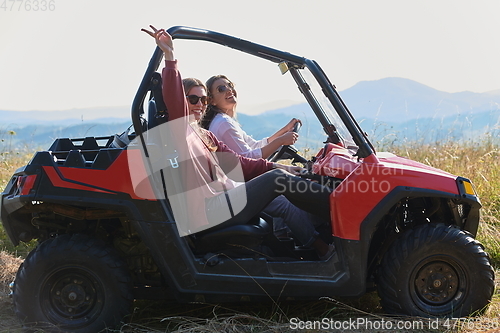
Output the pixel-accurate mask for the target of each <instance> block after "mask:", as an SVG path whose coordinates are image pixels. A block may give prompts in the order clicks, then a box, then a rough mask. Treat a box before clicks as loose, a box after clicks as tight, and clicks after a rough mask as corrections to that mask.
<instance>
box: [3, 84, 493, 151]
mask: <svg viewBox="0 0 500 333" xmlns="http://www.w3.org/2000/svg"><path fill="white" fill-rule="evenodd" d="M339 94H340V96H341V97H342V99H343V100H344V102H345V104H346V105H347V106H348V108H349V110H350V111H351V113H352V114H353V115H354V117H355V118H356V119H357V120H358V122H359V123H360V124H361V127H362V128H363V130H364V131H365V132H366V133H367V134H368V135H369V136H370V137H371V138H372V141H374V143H375V144H376V145H379V144H386V143H398V142H405V141H415V140H424V141H426V142H429V141H440V140H450V139H451V140H460V139H471V138H474V137H478V136H483V135H484V134H489V135H491V136H494V137H498V136H499V135H498V134H499V132H500V90H498V91H492V92H487V93H473V92H459V93H447V92H442V91H439V90H436V89H433V88H431V87H428V86H426V85H423V84H420V83H418V82H415V81H412V80H408V79H402V78H385V79H381V80H376V81H362V82H359V83H358V84H356V85H354V86H353V87H351V88H349V89H346V90H343V91H341V92H340V93H339ZM103 115H105V116H103ZM292 117H298V118H300V119H301V120H302V122H303V127H302V129H301V133H300V135H301V139H299V142H300V144H299V145H297V146H300V147H310V148H314V149H315V148H317V147H319V146H321V145H322V141H324V139H325V135H324V132H323V130H322V128H321V126H320V124H319V122H318V121H317V119H316V117H315V116H314V114H312V112H311V111H310V108H309V106H308V105H307V104H306V103H303V104H295V105H291V106H287V107H282V108H278V109H273V110H268V111H266V112H263V113H261V114H258V115H246V114H244V113H241V112H240V113H239V114H238V121H239V122H240V123H241V125H242V127H243V128H244V129H245V131H247V133H249V134H251V135H253V136H254V137H255V138H262V137H265V136H269V135H271V134H273V133H274V132H275V131H276V130H277V129H279V128H280V127H282V126H284V125H285V124H286V123H287V122H288V120H289V119H291V118H292ZM0 119H1V123H0V140H1V142H0V152H1V151H2V150H5V149H6V147H7V145H8V146H9V148H10V147H16V146H17V147H18V146H28V147H32V148H40V147H41V148H45V147H46V146H48V145H50V143H51V142H52V141H53V140H54V139H55V138H57V137H85V136H107V135H110V134H115V133H121V132H123V131H124V130H125V129H126V128H127V127H128V126H130V124H131V121H130V107H108V108H89V109H72V110H66V111H22V112H21V111H2V110H0ZM2 144H3V145H4V147H2Z"/></svg>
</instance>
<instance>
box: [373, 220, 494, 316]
mask: <svg viewBox="0 0 500 333" xmlns="http://www.w3.org/2000/svg"><path fill="white" fill-rule="evenodd" d="M377 284H378V293H379V296H380V299H381V303H382V307H383V308H384V310H385V311H386V312H387V313H392V314H403V315H411V316H423V317H455V318H456V317H463V316H468V315H473V314H476V313H479V312H481V311H483V310H485V309H486V307H487V305H488V304H489V302H490V300H491V297H492V295H493V290H494V272H493V268H492V267H491V265H490V262H489V258H488V255H487V253H486V252H485V251H484V250H483V247H482V245H481V244H480V243H479V242H478V241H477V240H475V239H474V238H473V237H472V236H471V235H470V234H468V233H466V232H464V231H462V230H460V229H458V228H456V227H453V226H445V225H444V224H425V225H421V226H418V227H416V228H414V229H412V230H408V231H407V232H405V233H404V234H403V235H402V236H401V237H400V239H398V240H396V241H395V242H394V244H392V245H391V247H390V249H389V250H388V252H387V253H386V254H385V256H384V258H383V259H382V262H381V265H380V267H379V269H378V276H377Z"/></svg>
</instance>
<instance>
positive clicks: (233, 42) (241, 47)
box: [132, 26, 375, 158]
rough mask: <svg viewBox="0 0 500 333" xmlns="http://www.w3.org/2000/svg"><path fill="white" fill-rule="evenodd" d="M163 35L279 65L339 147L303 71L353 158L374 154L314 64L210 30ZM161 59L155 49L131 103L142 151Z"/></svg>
mask: <svg viewBox="0 0 500 333" xmlns="http://www.w3.org/2000/svg"><path fill="white" fill-rule="evenodd" d="M167 31H168V33H169V34H170V35H171V36H172V38H174V39H190V40H199V41H207V42H211V43H216V44H220V45H223V46H226V47H230V48H233V49H235V50H238V51H241V52H245V53H248V54H251V55H254V56H256V57H259V58H262V59H266V60H269V61H272V62H274V63H277V64H281V65H283V68H286V69H285V70H282V71H283V72H285V71H286V70H288V71H290V73H291V75H292V77H293V79H294V80H295V82H296V83H297V85H298V87H299V89H300V91H301V92H302V94H303V95H304V97H305V99H306V100H307V102H308V103H309V105H310V107H311V109H312V110H313V111H314V113H315V114H316V117H317V118H318V120H319V121H320V123H321V125H322V126H323V129H324V131H325V133H326V135H327V136H328V138H327V140H326V141H327V142H331V143H339V142H340V135H339V133H338V132H337V129H336V127H335V125H334V124H333V123H332V121H331V119H329V118H328V116H327V114H326V113H325V112H324V110H323V108H322V106H321V104H320V103H319V102H318V100H317V99H316V97H315V96H314V95H313V94H312V92H311V89H310V87H309V84H308V83H307V82H306V81H305V79H304V78H303V76H302V75H301V73H300V72H299V69H303V68H307V69H308V70H309V71H310V72H311V73H312V75H313V76H314V78H315V79H316V80H317V82H318V84H319V85H320V87H321V89H322V91H323V93H324V94H325V96H326V97H327V98H328V100H329V101H330V103H331V104H332V106H333V108H334V109H335V111H336V113H337V114H338V116H339V117H340V119H341V120H342V122H343V123H344V125H345V127H346V128H347V130H348V131H349V133H350V135H351V136H352V139H353V140H354V143H355V144H356V145H357V147H358V150H357V153H356V156H358V157H359V158H364V157H368V156H370V155H372V154H373V153H375V149H374V147H373V145H372V144H371V143H370V141H369V140H368V138H367V137H366V135H365V134H364V132H363V131H362V130H361V128H360V126H359V124H358V123H357V122H356V120H355V119H354V117H353V116H352V114H351V112H350V111H349V109H348V108H347V106H346V105H345V103H344V102H343V101H342V99H341V97H340V95H339V94H338V93H337V91H336V89H335V86H334V85H333V84H332V83H331V82H330V80H329V79H328V77H327V76H326V75H325V73H324V72H323V70H322V69H321V67H320V66H319V65H318V63H317V62H316V61H314V60H311V59H307V58H304V57H300V56H297V55H294V54H291V53H288V52H283V51H279V50H276V49H273V48H270V47H267V46H263V45H259V44H256V43H252V42H250V41H247V40H243V39H240V38H236V37H233V36H229V35H225V34H221V33H218V32H214V31H210V30H204V29H197V28H189V27H183V26H175V27H172V28H170V29H168V30H167ZM162 58H163V52H162V51H161V49H160V48H159V47H156V49H155V51H154V53H153V56H152V57H151V60H150V61H149V65H148V67H147V69H146V73H145V74H144V77H143V79H142V81H141V84H140V86H139V89H138V91H137V93H136V96H135V98H134V101H133V103H132V123H133V125H134V130H135V133H136V134H137V135H138V136H139V137H140V138H141V142H142V144H143V145H144V148H145V140H144V138H143V132H144V128H143V125H142V122H141V115H143V114H144V107H143V105H144V101H145V98H146V95H147V93H148V91H150V90H151V84H152V80H153V77H154V74H155V72H156V71H157V69H158V67H159V66H160V62H161V61H162ZM280 67H281V66H280Z"/></svg>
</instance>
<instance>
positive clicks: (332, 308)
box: [0, 141, 500, 333]
mask: <svg viewBox="0 0 500 333" xmlns="http://www.w3.org/2000/svg"><path fill="white" fill-rule="evenodd" d="M384 150H389V151H392V152H394V153H396V154H398V155H400V156H405V157H408V158H411V159H413V160H416V161H420V162H423V163H425V164H428V165H431V166H434V167H437V168H440V169H443V170H445V171H448V172H451V173H453V174H456V175H460V176H464V177H467V178H469V179H471V180H472V181H473V183H474V184H475V186H476V190H477V192H478V193H479V196H480V198H481V201H482V204H483V209H482V218H481V228H480V231H479V234H478V238H479V240H480V241H481V242H482V243H483V244H484V245H485V247H486V250H487V251H488V252H489V253H490V255H491V257H492V261H493V264H494V265H495V267H496V276H497V280H496V285H497V289H496V293H495V295H494V297H493V300H492V304H491V305H490V306H489V308H488V309H487V310H486V312H485V313H484V314H483V315H482V316H479V317H476V318H471V319H466V320H464V321H462V322H448V324H449V325H450V326H449V327H446V326H445V325H444V324H445V323H444V322H440V326H439V328H438V329H434V327H432V326H430V324H429V322H428V321H425V320H424V319H420V318H417V319H411V318H391V317H388V316H385V315H383V314H382V311H381V309H380V306H379V303H378V296H377V295H376V293H373V292H372V293H368V294H366V295H365V296H363V297H360V298H358V299H350V300H344V299H342V300H333V299H328V298H325V299H323V300H319V301H315V302H281V303H278V304H276V303H272V302H269V303H264V304H247V305H242V304H225V305H224V306H220V305H216V304H187V305H179V304H167V303H165V302H157V301H155V302H151V301H137V302H135V304H134V307H135V309H134V313H133V314H132V315H131V317H130V318H129V322H128V323H127V324H124V325H123V326H122V327H121V328H120V329H117V330H116V332H144V333H145V332H151V333H156V332H178V333H181V332H182V333H194V332H276V333H281V332H290V331H291V329H290V319H291V318H300V319H301V320H304V321H307V320H309V321H314V320H321V319H322V318H329V319H332V320H337V321H342V320H349V318H351V319H352V318H354V319H356V318H367V319H370V320H372V321H375V322H376V321H378V322H379V323H380V322H381V321H383V320H385V321H392V322H393V323H394V325H396V323H397V322H398V321H399V322H401V321H404V322H411V321H412V320H415V321H416V322H418V321H420V320H424V322H423V323H424V328H422V329H420V328H418V329H413V330H406V331H408V332H443V331H448V332H478V331H483V332H500V319H499V317H500V294H499V292H498V290H499V286H500V284H499V276H500V272H499V271H498V269H499V268H500V166H499V162H500V157H499V156H500V149H499V147H498V144H497V145H495V144H494V143H492V142H491V141H485V142H482V143H480V144H475V143H470V144H465V145H464V144H456V143H452V142H449V143H436V144H433V145H419V144H411V143H409V144H406V145H405V146H404V147H391V149H384ZM30 157H31V154H21V153H15V154H5V153H2V154H0V189H3V188H4V187H5V185H6V184H7V181H8V180H9V179H10V176H11V175H12V173H13V172H14V171H15V170H16V169H17V168H18V167H20V166H22V165H24V164H26V162H27V161H28V160H29V158H30ZM0 229H1V228H0ZM0 231H2V232H3V230H0ZM1 242H2V239H0V249H1V248H5V245H6V244H1ZM10 253H16V252H14V251H10ZM21 261H22V259H21V258H19V257H17V256H16V255H12V254H9V253H8V252H5V251H1V252H0V267H2V268H3V271H2V270H0V332H13V333H17V332H21V328H20V325H19V322H18V321H17V319H16V318H15V317H14V314H13V310H12V304H11V300H10V298H8V296H7V294H8V292H9V290H8V284H9V283H10V282H11V281H12V280H13V277H14V275H15V272H16V270H17V268H18V266H19V264H20V263H21ZM299 331H300V332H322V331H324V330H320V329H314V328H311V329H307V330H299ZM338 331H340V332H341V331H351V332H352V331H353V330H347V329H346V330H338ZM357 331H362V332H363V331H364V332H369V331H373V330H361V329H358V330H357ZM377 331H378V332H395V331H398V332H399V331H405V330H394V329H392V330H382V329H379V330H377Z"/></svg>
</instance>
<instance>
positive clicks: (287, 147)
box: [269, 119, 305, 162]
mask: <svg viewBox="0 0 500 333" xmlns="http://www.w3.org/2000/svg"><path fill="white" fill-rule="evenodd" d="M292 120H293V119H292ZM301 126H302V122H301V121H300V120H297V121H296V122H295V124H294V125H293V129H292V131H291V132H288V133H286V134H284V135H289V136H291V137H292V143H295V142H296V141H297V139H298V134H297V133H298V132H299V130H300V127H301ZM286 152H288V153H290V154H291V155H297V156H299V157H301V158H302V159H304V158H303V157H302V156H300V155H298V154H297V149H296V148H295V147H293V145H290V144H288V145H283V146H281V148H280V149H279V150H278V151H277V152H276V153H274V154H273V155H272V156H271V158H270V159H269V160H270V161H271V162H276V161H277V160H279V159H280V158H281V157H283V155H284V154H285V153H286ZM304 160H305V159H304ZM299 162H300V160H299Z"/></svg>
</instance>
